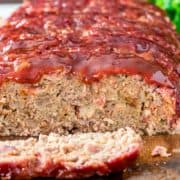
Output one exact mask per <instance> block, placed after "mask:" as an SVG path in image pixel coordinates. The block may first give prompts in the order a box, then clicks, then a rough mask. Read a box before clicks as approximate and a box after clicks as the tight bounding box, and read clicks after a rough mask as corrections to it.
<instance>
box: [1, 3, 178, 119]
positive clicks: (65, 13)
mask: <svg viewBox="0 0 180 180" xmlns="http://www.w3.org/2000/svg"><path fill="white" fill-rule="evenodd" d="M142 7H143V8H142ZM167 27H168V28H167ZM178 48H179V41H178V40H177V37H176V33H175V32H174V29H173V27H172V25H171V24H170V23H169V21H167V19H165V18H164V15H163V12H162V11H160V10H158V9H156V8H155V7H154V6H152V5H149V4H146V3H140V2H139V3H137V1H134V0H130V1H128V2H127V1H124V0H112V1H106V0H79V1H65V0H55V1H47V0H33V1H31V2H30V1H26V3H24V4H23V5H22V6H21V7H20V8H19V9H18V10H17V11H16V12H15V13H14V14H13V15H12V16H11V17H10V18H9V19H8V20H7V21H6V23H5V24H4V25H3V26H2V27H1V28H0V82H1V83H3V82H4V81H7V80H12V81H16V82H19V83H37V82H39V81H40V79H41V77H42V76H43V74H48V73H52V72H54V71H56V70H61V71H64V70H65V72H68V73H70V74H74V75H77V76H78V77H80V78H81V79H82V80H83V81H85V82H87V83H92V82H94V81H98V80H100V79H101V78H102V77H103V76H105V75H109V74H120V73H121V74H130V75H131V74H133V75H134V74H139V75H141V76H142V77H143V78H144V79H145V80H146V81H147V82H148V83H156V84H158V86H165V87H169V88H172V89H174V91H175V93H176V96H177V98H176V99H177V112H179V110H180V105H179V101H180V98H179V96H180V95H179V94H180V93H179V86H180V85H179V84H180V82H179V81H180V80H179V79H180V78H179V66H180V61H179V54H178ZM178 116H179V113H178Z"/></svg>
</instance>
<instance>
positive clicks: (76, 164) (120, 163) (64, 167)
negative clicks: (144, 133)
mask: <svg viewBox="0 0 180 180" xmlns="http://www.w3.org/2000/svg"><path fill="white" fill-rule="evenodd" d="M140 149H141V138H140V136H139V135H137V134H136V133H135V132H134V131H133V130H132V129H130V128H126V129H119V130H118V131H114V132H112V133H110V132H106V133H81V134H74V135H67V136H59V135H57V134H50V135H49V136H47V135H40V137H39V139H38V140H37V139H35V138H30V139H27V140H13V141H5V142H2V141H1V142H0V156H1V158H0V177H1V178H2V177H6V178H7V179H11V178H13V179H17V178H18V179H26V178H28V179H29V178H30V177H39V176H41V177H56V178H59V179H60V178H61V179H62V178H63V179H64V178H71V179H74V178H82V177H89V176H92V175H94V174H98V175H107V174H109V173H110V172H115V171H119V170H122V169H124V168H125V167H127V165H129V164H131V163H132V162H133V160H134V159H135V158H136V157H137V155H138V154H139V150H140Z"/></svg>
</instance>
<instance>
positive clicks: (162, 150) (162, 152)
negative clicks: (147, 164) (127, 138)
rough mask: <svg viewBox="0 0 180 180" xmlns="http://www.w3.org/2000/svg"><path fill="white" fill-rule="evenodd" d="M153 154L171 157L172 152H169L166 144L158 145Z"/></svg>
mask: <svg viewBox="0 0 180 180" xmlns="http://www.w3.org/2000/svg"><path fill="white" fill-rule="evenodd" d="M151 155H152V156H161V157H169V156H171V153H167V148H166V147H164V146H156V147H155V148H154V149H153V151H152V153H151Z"/></svg>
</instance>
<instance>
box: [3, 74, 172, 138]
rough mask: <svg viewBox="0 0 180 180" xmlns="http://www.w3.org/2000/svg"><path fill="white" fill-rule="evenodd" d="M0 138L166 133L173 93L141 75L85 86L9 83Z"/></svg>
mask: <svg viewBox="0 0 180 180" xmlns="http://www.w3.org/2000/svg"><path fill="white" fill-rule="evenodd" d="M0 111H1V118H0V126H1V128H0V135H1V136H8V135H16V136H37V135H39V134H40V133H42V134H49V133H50V132H54V133H59V134H69V133H76V132H105V131H114V130H117V129H118V128H121V127H126V126H131V127H134V128H135V129H139V130H140V131H141V132H143V133H145V134H157V133H162V132H169V131H170V126H169V124H168V121H170V120H171V119H172V117H173V115H174V114H175V99H174V97H173V91H172V90H171V89H168V88H161V87H156V86H154V85H151V86H150V85H148V84H147V83H145V82H144V81H143V79H142V78H141V77H140V76H126V75H117V76H108V77H106V78H104V79H103V80H101V81H99V82H95V83H93V84H90V85H89V84H85V83H82V82H81V81H79V80H78V79H76V78H74V77H71V76H69V75H64V74H61V73H59V74H57V73H56V74H51V75H46V76H44V78H43V79H42V80H41V81H40V82H39V83H37V84H33V85H29V84H18V83H13V82H8V83H6V84H3V85H2V86H1V88H0Z"/></svg>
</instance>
